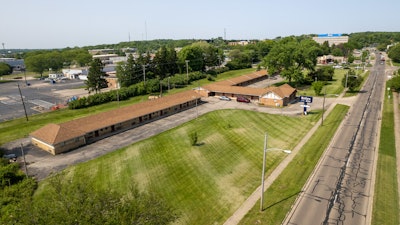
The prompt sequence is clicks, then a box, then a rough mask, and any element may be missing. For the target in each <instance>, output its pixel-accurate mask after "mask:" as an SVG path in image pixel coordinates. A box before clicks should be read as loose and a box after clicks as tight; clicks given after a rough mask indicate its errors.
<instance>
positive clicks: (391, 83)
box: [387, 75, 400, 92]
mask: <svg viewBox="0 0 400 225" xmlns="http://www.w3.org/2000/svg"><path fill="white" fill-rule="evenodd" d="M387 86H388V87H390V89H391V90H392V91H397V92H400V76H399V75H397V76H394V77H393V78H392V79H390V80H388V82H387Z"/></svg>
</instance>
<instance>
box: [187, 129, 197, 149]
mask: <svg viewBox="0 0 400 225" xmlns="http://www.w3.org/2000/svg"><path fill="white" fill-rule="evenodd" d="M189 137H190V143H191V144H192V146H195V145H197V141H198V137H197V132H193V133H191V134H190V136H189Z"/></svg>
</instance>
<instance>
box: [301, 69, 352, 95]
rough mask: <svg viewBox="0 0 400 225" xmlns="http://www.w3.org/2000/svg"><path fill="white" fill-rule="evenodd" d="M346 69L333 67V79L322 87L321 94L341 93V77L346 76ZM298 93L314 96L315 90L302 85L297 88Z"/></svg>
mask: <svg viewBox="0 0 400 225" xmlns="http://www.w3.org/2000/svg"><path fill="white" fill-rule="evenodd" d="M346 73H347V70H344V69H335V73H334V75H333V80H332V81H329V82H328V84H327V85H325V87H324V89H322V91H321V94H322V93H324V92H325V89H326V94H328V95H335V94H340V93H342V91H343V89H344V87H343V86H342V79H343V77H345V76H346ZM297 93H298V95H306V96H315V91H314V90H313V89H312V88H311V87H310V86H304V87H299V88H298V92H297Z"/></svg>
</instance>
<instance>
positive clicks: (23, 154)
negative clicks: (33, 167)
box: [21, 143, 28, 177]
mask: <svg viewBox="0 0 400 225" xmlns="http://www.w3.org/2000/svg"><path fill="white" fill-rule="evenodd" d="M21 152H22V157H23V159H24V167H25V174H26V177H28V168H27V167H26V159H25V153H24V148H23V147H22V143H21Z"/></svg>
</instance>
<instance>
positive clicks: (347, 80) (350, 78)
mask: <svg viewBox="0 0 400 225" xmlns="http://www.w3.org/2000/svg"><path fill="white" fill-rule="evenodd" d="M362 82H363V78H362V77H361V76H357V75H356V72H355V71H354V70H349V72H348V74H347V75H346V76H345V77H343V79H342V85H343V87H346V86H347V88H348V89H349V90H350V91H354V90H355V89H356V88H357V87H359V86H360V85H361V83H362Z"/></svg>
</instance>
